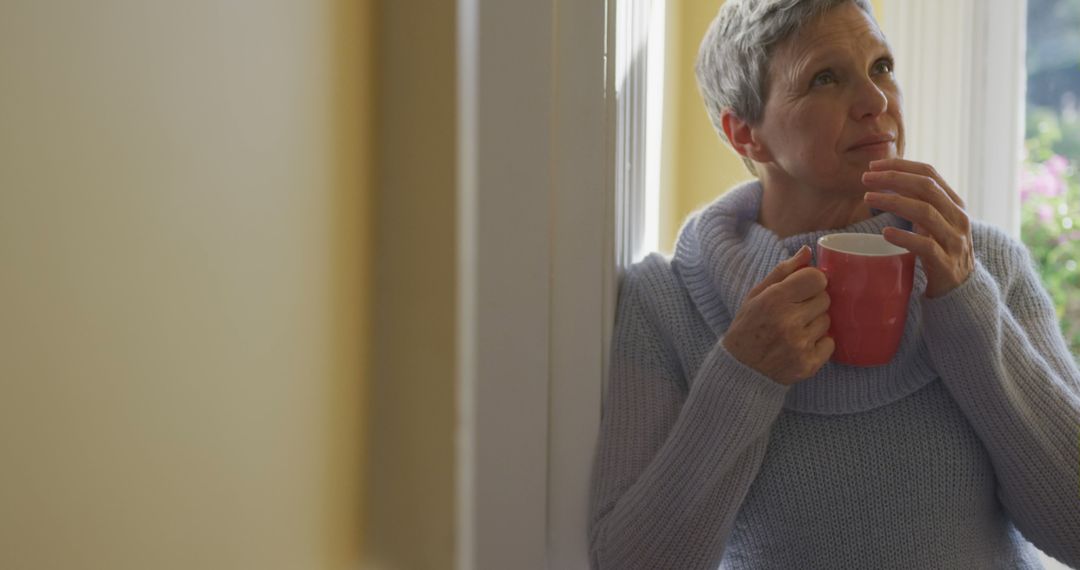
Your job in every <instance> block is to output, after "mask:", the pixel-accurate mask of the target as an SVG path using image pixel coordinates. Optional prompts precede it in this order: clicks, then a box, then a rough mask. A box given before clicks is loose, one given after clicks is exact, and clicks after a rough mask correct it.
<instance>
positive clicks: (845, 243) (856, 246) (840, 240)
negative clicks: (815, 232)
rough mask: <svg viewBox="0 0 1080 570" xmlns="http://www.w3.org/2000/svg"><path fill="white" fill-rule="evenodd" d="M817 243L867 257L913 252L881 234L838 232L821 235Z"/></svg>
mask: <svg viewBox="0 0 1080 570" xmlns="http://www.w3.org/2000/svg"><path fill="white" fill-rule="evenodd" d="M817 243H818V245H819V246H821V247H823V248H825V249H828V250H830V251H835V252H837V253H844V254H847V255H861V256H865V257H894V256H898V255H907V254H909V253H911V251H909V250H907V249H904V248H902V247H900V246H898V245H894V244H891V243H889V242H888V241H886V240H885V236H883V235H881V234H864V233H836V234H829V235H826V236H822V237H820V238H819V239H818V241H817Z"/></svg>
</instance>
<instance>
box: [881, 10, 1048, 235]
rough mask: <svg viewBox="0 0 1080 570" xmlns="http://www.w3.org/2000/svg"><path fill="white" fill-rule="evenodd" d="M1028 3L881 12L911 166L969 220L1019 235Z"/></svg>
mask: <svg viewBox="0 0 1080 570" xmlns="http://www.w3.org/2000/svg"><path fill="white" fill-rule="evenodd" d="M1026 22H1027V3H1026V2H1025V1H1024V0H949V1H947V2H944V1H942V0H903V1H889V2H887V3H886V4H885V6H884V14H883V18H882V27H883V28H884V30H885V35H886V36H887V37H888V38H889V41H890V43H891V44H892V46H893V51H894V55H895V56H896V61H897V75H898V78H899V81H900V85H901V87H902V88H903V91H904V112H905V117H906V118H905V125H906V132H907V153H906V154H907V157H908V158H911V159H913V160H919V161H923V162H927V163H930V164H932V165H933V166H934V167H935V168H937V169H938V171H939V172H940V173H941V174H942V176H943V177H944V178H945V179H946V181H947V182H948V183H949V184H950V185H951V186H952V187H953V189H955V190H956V191H957V192H958V193H959V194H960V195H961V196H962V197H963V198H964V199H965V201H966V202H967V207H968V208H967V209H968V212H969V213H970V214H971V215H972V217H973V218H975V219H979V220H983V221H986V222H989V223H991V224H994V225H996V226H998V227H1000V228H1002V229H1004V230H1005V231H1007V232H1008V233H1009V234H1011V235H1013V236H1014V237H1019V235H1020V214H1019V209H1020V197H1019V196H1020V193H1019V181H1020V160H1021V153H1022V149H1023V146H1022V145H1023V128H1024V121H1023V119H1024V96H1025V95H1024V93H1025V86H1026V78H1025V66H1024V54H1025V47H1026Z"/></svg>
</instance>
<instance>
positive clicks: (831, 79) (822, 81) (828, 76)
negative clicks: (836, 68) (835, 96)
mask: <svg viewBox="0 0 1080 570" xmlns="http://www.w3.org/2000/svg"><path fill="white" fill-rule="evenodd" d="M832 83H836V76H835V75H833V72H831V71H822V72H821V73H819V74H817V75H815V76H814V79H813V81H811V82H810V85H811V86H812V87H818V86H820V85H829V84H832Z"/></svg>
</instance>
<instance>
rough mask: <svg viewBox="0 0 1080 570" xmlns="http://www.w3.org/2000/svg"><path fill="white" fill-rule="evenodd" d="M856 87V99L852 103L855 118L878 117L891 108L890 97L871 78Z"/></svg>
mask: <svg viewBox="0 0 1080 570" xmlns="http://www.w3.org/2000/svg"><path fill="white" fill-rule="evenodd" d="M855 89H856V91H855V94H854V97H855V100H854V101H853V103H852V105H851V113H852V115H853V117H852V118H854V119H855V120H860V119H863V118H866V117H876V116H878V115H880V114H882V113H884V112H885V110H886V109H888V108H889V97H888V96H887V95H886V94H885V92H884V91H883V90H882V89H881V87H880V86H879V85H878V84H877V83H874V81H873V80H871V79H870V78H865V79H863V80H862V81H860V82H859V83H858V84H857V85H856V86H855Z"/></svg>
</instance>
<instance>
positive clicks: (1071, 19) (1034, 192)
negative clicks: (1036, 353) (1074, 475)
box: [1020, 0, 1080, 356]
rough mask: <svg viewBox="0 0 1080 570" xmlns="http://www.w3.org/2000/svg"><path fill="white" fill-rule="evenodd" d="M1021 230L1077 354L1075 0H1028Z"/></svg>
mask: <svg viewBox="0 0 1080 570" xmlns="http://www.w3.org/2000/svg"><path fill="white" fill-rule="evenodd" d="M1027 38H1028V39H1027V42H1028V44H1027V104H1026V120H1025V123H1026V124H1025V135H1024V136H1025V141H1024V148H1025V153H1024V164H1023V168H1022V170H1021V186H1020V188H1021V204H1022V205H1021V238H1022V239H1023V240H1024V243H1026V244H1027V245H1028V248H1029V249H1030V250H1031V253H1032V256H1033V257H1034V259H1035V262H1036V264H1037V265H1038V268H1039V272H1040V274H1041V275H1042V278H1043V282H1044V283H1045V284H1046V288H1047V290H1048V291H1049V292H1050V295H1051V297H1052V298H1053V300H1054V305H1055V307H1056V309H1057V313H1058V318H1059V319H1060V320H1061V327H1062V331H1063V332H1064V334H1065V339H1066V341H1067V342H1068V343H1069V345H1070V348H1071V349H1072V352H1073V355H1074V356H1075V355H1077V354H1080V267H1078V264H1080V0H1028V24H1027Z"/></svg>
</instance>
